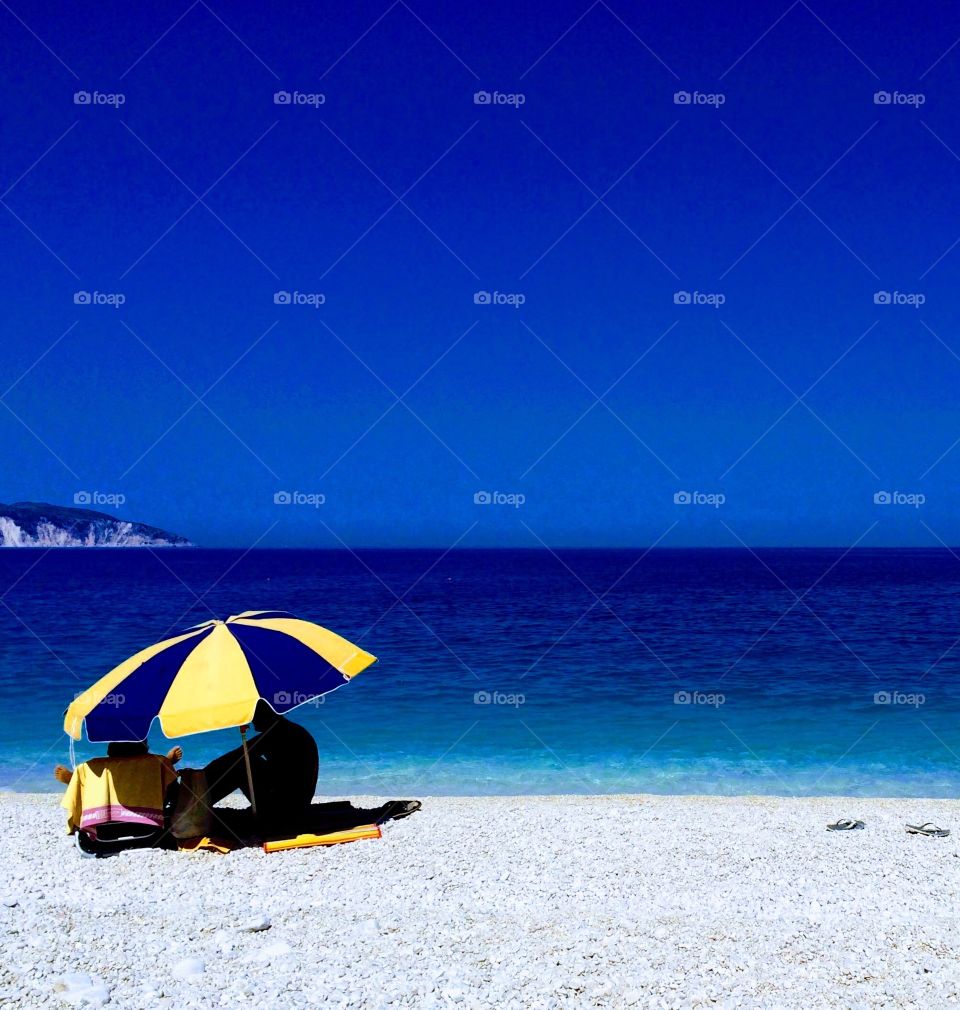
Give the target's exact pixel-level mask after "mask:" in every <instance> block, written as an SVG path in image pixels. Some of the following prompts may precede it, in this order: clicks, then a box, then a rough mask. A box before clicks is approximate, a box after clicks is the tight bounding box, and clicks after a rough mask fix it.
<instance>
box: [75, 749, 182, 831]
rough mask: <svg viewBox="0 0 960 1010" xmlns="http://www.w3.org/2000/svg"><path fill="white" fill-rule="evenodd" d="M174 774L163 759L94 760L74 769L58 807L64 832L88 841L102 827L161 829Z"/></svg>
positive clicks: (150, 756)
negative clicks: (81, 833)
mask: <svg viewBox="0 0 960 1010" xmlns="http://www.w3.org/2000/svg"><path fill="white" fill-rule="evenodd" d="M176 777H177V773H176V771H175V770H174V767H173V765H172V764H170V762H169V761H168V760H167V759H166V758H165V757H160V756H158V755H157V754H141V755H137V756H135V757H122V758H94V759H93V760H92V761H88V762H86V763H85V764H82V765H80V766H79V767H77V768H76V770H75V771H74V773H73V777H72V778H71V779H70V785H68V786H67V791H66V793H65V794H64V797H63V799H62V800H61V801H60V806H62V807H63V808H64V810H66V811H67V832H68V833H69V834H72V833H73V832H74V831H76V830H77V828H80V829H81V830H83V831H85V832H86V833H87V834H89V835H90V837H91V838H94V839H95V838H96V837H97V828H98V827H99V826H100V825H103V824H118V823H119V824H143V825H147V826H150V827H155V828H163V800H164V796H165V794H166V791H167V787H168V786H169V785H170V783H171V782H173V781H175V779H176Z"/></svg>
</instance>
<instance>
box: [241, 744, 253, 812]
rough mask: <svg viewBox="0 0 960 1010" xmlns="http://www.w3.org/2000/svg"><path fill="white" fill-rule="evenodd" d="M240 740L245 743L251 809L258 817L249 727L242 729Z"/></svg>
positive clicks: (244, 756) (245, 761) (244, 755)
mask: <svg viewBox="0 0 960 1010" xmlns="http://www.w3.org/2000/svg"><path fill="white" fill-rule="evenodd" d="M240 739H241V740H242V741H243V760H244V763H245V764H246V766H247V786H248V787H249V789H250V809H251V810H252V811H253V816H254V817H256V816H257V798H256V796H255V795H254V792H253V769H252V768H251V767H250V751H248V750H247V727H246V726H241V727H240Z"/></svg>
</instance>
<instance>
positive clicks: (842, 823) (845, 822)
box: [827, 817, 866, 831]
mask: <svg viewBox="0 0 960 1010" xmlns="http://www.w3.org/2000/svg"><path fill="white" fill-rule="evenodd" d="M865 826H866V825H865V823H864V822H863V821H852V820H850V818H849V817H841V818H840V820H839V821H836V822H835V823H833V824H828V825H827V831H859V830H860V829H861V828H863V827H865Z"/></svg>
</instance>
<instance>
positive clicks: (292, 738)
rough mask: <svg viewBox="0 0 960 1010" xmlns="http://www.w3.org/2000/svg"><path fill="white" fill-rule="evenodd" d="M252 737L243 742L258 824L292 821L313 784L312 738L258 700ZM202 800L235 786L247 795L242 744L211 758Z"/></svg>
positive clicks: (304, 805) (304, 806) (314, 746)
mask: <svg viewBox="0 0 960 1010" xmlns="http://www.w3.org/2000/svg"><path fill="white" fill-rule="evenodd" d="M253 728H254V729H255V730H256V731H257V734H256V736H254V737H251V738H250V740H249V741H248V742H247V749H248V751H249V753H250V767H251V771H252V777H253V792H254V797H255V798H256V804H257V819H258V820H259V821H260V822H261V824H262V825H265V826H271V827H278V826H281V825H283V824H287V823H294V822H296V821H297V820H298V819H300V818H301V817H302V816H303V815H304V814H305V813H306V812H307V810H308V808H309V806H310V803H311V801H312V800H313V795H314V793H315V792H316V788H317V773H318V771H319V767H320V759H319V756H318V754H317V744H316V742H315V741H314V739H313V737H312V736H311V735H310V734H309V733H308V732H307V731H306V730H305V729H304V728H303V727H302V726H298V725H297V724H296V723H295V722H290V720H289V719H285V718H284V717H283V716H282V715H277V713H276V712H274V710H273V709H272V708H271V707H270V706H269V705H268V704H267V703H266V702H265V701H258V702H257V708H256V711H255V712H254V715H253ZM204 774H205V775H206V779H207V789H208V797H207V802H208V803H209V804H210V805H211V806H212V805H213V804H214V803H216V802H217V801H218V800H220V799H222V798H223V797H224V796H227V795H229V794H230V793H232V792H233V791H234V790H235V789H239V790H240V791H241V792H242V793H243V794H244V795H245V796H246V797H247V799H248V800H249V799H251V798H252V797H251V796H250V785H249V782H248V781H247V766H246V762H245V761H244V757H243V747H237V748H236V749H235V750H232V751H228V752H227V753H226V754H223V755H221V756H220V757H218V758H215V759H214V760H213V761H211V762H210V764H208V765H207V766H206V768H205V769H204Z"/></svg>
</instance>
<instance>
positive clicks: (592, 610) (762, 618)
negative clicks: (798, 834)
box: [0, 549, 960, 796]
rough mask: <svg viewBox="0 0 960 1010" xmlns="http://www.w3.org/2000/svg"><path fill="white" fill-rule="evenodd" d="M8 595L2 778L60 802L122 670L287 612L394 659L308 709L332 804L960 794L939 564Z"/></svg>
mask: <svg viewBox="0 0 960 1010" xmlns="http://www.w3.org/2000/svg"><path fill="white" fill-rule="evenodd" d="M4 593H5V594H6V595H3V603H4V604H5V606H2V607H0V702H2V720H0V744H2V746H0V788H8V789H9V788H13V789H19V790H37V789H56V788H58V787H57V785H56V783H55V782H54V781H53V779H52V778H51V777H50V768H51V767H52V765H53V764H54V763H56V762H58V761H60V762H65V761H66V760H67V756H68V748H67V741H66V737H65V736H64V734H63V732H62V728H61V722H62V713H63V709H64V708H65V707H66V705H67V704H68V702H69V701H70V699H71V698H72V697H73V695H74V694H75V693H76V692H77V691H79V690H81V689H82V688H83V687H85V686H87V685H88V684H89V683H91V682H93V681H94V680H95V679H96V678H97V677H99V676H101V675H102V674H103V673H105V672H106V671H107V670H108V669H110V668H111V667H112V666H113V665H115V664H116V663H117V662H119V661H120V660H122V659H124V658H126V656H128V655H130V654H132V653H133V652H135V651H137V650H138V649H140V648H142V647H143V646H145V645H147V644H149V643H151V642H153V641H155V640H158V639H160V638H161V637H164V636H165V635H167V634H168V633H173V632H174V631H176V630H178V629H183V628H185V627H187V626H189V625H191V624H195V623H197V622H198V621H201V620H206V619H208V618H209V617H211V616H218V617H222V616H227V615H228V614H230V613H237V612H239V611H241V610H248V609H280V610H289V611H292V612H294V613H296V614H298V615H299V616H302V617H305V618H309V619H312V620H316V621H318V622H320V623H321V624H325V625H326V626H328V627H330V628H333V629H334V630H336V631H338V632H339V633H340V634H343V635H345V636H346V637H348V638H351V639H352V640H354V641H357V642H359V643H360V644H362V645H363V646H364V647H365V648H367V649H368V650H370V651H372V652H374V653H375V654H376V655H378V656H379V657H380V663H378V664H377V665H376V666H374V667H372V668H371V669H370V670H368V671H367V672H365V673H364V674H362V675H361V676H360V677H359V678H357V680H355V681H354V682H353V683H351V684H350V685H348V686H346V687H344V688H343V689H341V690H339V691H337V692H335V693H334V694H333V695H330V696H328V697H327V698H326V699H324V702H323V703H322V704H308V705H306V706H303V707H302V708H300V709H298V710H297V711H296V713H295V718H296V719H297V720H298V721H301V722H303V723H304V725H306V726H308V727H309V728H310V729H311V731H312V732H313V733H314V734H315V736H316V738H317V741H318V743H319V745H320V751H321V779H320V791H321V792H323V793H328V794H341V793H397V794H400V793H403V794H411V795H416V794H442V793H453V794H478V793H550V792H581V793H582V792H591V793H592V792H638V791H645V792H674V793H716V794H737V793H747V792H751V793H776V794H785V795H814V794H836V793H844V794H854V795H858V794H859V795H888V796H893V795H927V796H955V795H958V794H960V679H958V676H960V644H958V639H960V622H958V620H957V615H958V613H960V608H958V602H960V561H958V560H957V558H956V557H955V556H953V555H952V554H951V553H950V552H949V551H946V550H942V551H941V550H854V551H850V552H847V553H845V552H843V551H840V550H780V549H778V550H761V551H757V552H756V553H755V554H754V553H751V552H750V551H747V550H654V551H651V552H649V553H647V554H646V555H644V554H643V552H642V551H629V550H603V551H562V552H559V554H558V555H554V554H552V553H551V552H549V551H535V550H531V551H514V550H509V551H507V550H504V551H489V550H488V551H466V550H465V551H453V552H450V553H448V554H446V555H443V554H442V552H440V551H422V550H404V551H383V550H370V551H360V552H358V553H357V554H352V553H350V552H347V551H301V550H285V551H281V550H256V551H252V552H249V553H246V554H244V553H243V552H240V551H218V550H168V551H163V552H156V553H154V552H150V551H146V550H139V549H129V550H122V549H113V550H110V549H106V550H92V549H76V550H51V551H46V552H44V551H39V550H6V551H2V552H0V595H2V594H4ZM398 598H400V599H399V600H398ZM798 599H799V601H800V602H798ZM154 736H155V740H154V745H155V747H157V748H162V749H166V748H167V747H168V746H170V745H169V744H168V743H167V742H166V741H165V740H164V738H163V737H162V735H161V734H160V733H159V732H157V733H155V734H154ZM237 739H238V738H237V735H236V733H234V732H223V733H217V734H207V735H204V736H198V737H188V738H186V739H183V740H181V741H179V742H180V743H181V744H182V745H183V747H184V749H185V751H186V763H188V764H200V763H202V762H205V761H206V760H208V759H209V758H210V757H212V756H214V755H215V754H216V753H218V752H220V751H221V750H225V749H227V748H228V747H232V746H235V745H236V742H237ZM99 750H100V749H99V748H93V747H91V746H90V745H87V744H85V743H84V744H83V745H81V746H79V747H78V751H77V753H78V758H82V757H85V756H88V755H91V754H93V753H97V752H99Z"/></svg>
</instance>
